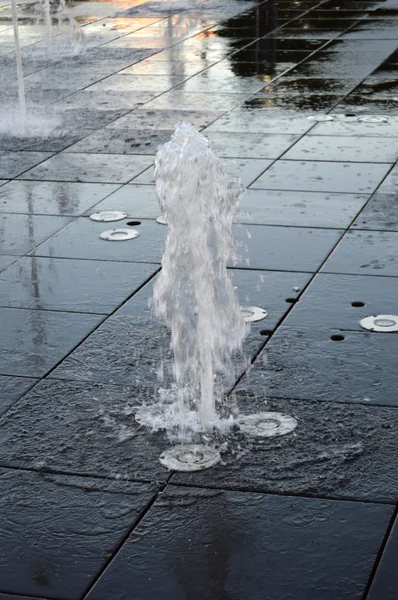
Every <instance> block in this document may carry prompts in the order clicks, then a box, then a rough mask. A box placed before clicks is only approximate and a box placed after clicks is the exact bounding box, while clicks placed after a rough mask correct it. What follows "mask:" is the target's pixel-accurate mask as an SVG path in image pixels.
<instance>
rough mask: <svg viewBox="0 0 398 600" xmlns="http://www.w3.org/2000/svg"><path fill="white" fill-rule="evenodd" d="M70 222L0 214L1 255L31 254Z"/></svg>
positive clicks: (54, 218) (35, 216)
mask: <svg viewBox="0 0 398 600" xmlns="http://www.w3.org/2000/svg"><path fill="white" fill-rule="evenodd" d="M69 222H70V219H69V218H67V217H50V216H47V215H44V216H39V215H21V214H0V230H1V231H2V236H1V237H0V253H1V254H8V255H20V254H25V253H27V252H30V251H31V250H34V248H36V246H38V245H39V244H41V243H42V242H44V240H46V239H47V238H49V237H50V236H51V235H52V234H53V233H55V232H56V231H59V230H60V229H62V227H65V225H67V224H68V223H69Z"/></svg>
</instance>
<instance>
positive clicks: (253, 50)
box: [233, 38, 311, 66]
mask: <svg viewBox="0 0 398 600" xmlns="http://www.w3.org/2000/svg"><path fill="white" fill-rule="evenodd" d="M276 46H278V42H276ZM310 53H311V50H297V49H295V50H280V49H279V48H278V47H276V48H275V49H274V50H273V51H271V52H270V42H269V39H268V38H263V39H260V40H257V41H255V42H253V44H250V45H249V46H246V48H243V50H239V52H237V53H236V54H235V55H234V58H233V60H238V61H239V62H256V63H257V64H258V65H261V64H262V63H269V64H272V65H273V66H274V65H276V64H278V63H285V64H290V65H292V66H293V65H295V64H297V63H299V62H301V61H302V60H304V59H305V58H307V56H309V55H310Z"/></svg>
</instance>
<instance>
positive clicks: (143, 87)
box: [79, 38, 185, 104]
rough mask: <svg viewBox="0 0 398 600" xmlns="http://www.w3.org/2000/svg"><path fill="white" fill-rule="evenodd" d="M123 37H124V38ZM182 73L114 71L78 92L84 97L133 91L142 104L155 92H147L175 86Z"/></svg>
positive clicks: (162, 90)
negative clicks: (85, 95) (159, 73)
mask: <svg viewBox="0 0 398 600" xmlns="http://www.w3.org/2000/svg"><path fill="white" fill-rule="evenodd" d="M124 39H125V38H124ZM138 64H139V63H138ZM184 77H185V76H184V75H171V74H170V75H134V73H130V72H128V71H127V70H124V71H123V72H122V73H116V75H112V76H111V77H107V78H106V79H103V80H102V81H100V82H98V83H95V84H94V85H92V86H90V87H89V88H87V90H85V92H80V94H79V95H80V97H81V98H84V96H83V94H84V93H86V94H87V92H99V91H101V90H102V91H104V90H107V91H111V92H114V93H115V94H120V93H121V92H123V93H127V92H128V93H134V95H135V97H136V99H137V100H138V101H139V102H140V103H141V104H144V103H145V102H148V100H151V99H152V98H154V96H155V94H153V93H152V94H149V93H148V92H157V95H158V94H160V93H163V92H166V91H167V90H169V89H171V88H172V87H175V86H176V85H178V84H179V83H181V82H182V81H184Z"/></svg>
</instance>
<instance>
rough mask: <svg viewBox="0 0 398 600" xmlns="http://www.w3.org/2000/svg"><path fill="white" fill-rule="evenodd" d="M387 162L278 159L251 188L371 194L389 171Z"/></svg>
mask: <svg viewBox="0 0 398 600" xmlns="http://www.w3.org/2000/svg"><path fill="white" fill-rule="evenodd" d="M390 168H391V167H390V165H389V164H385V163H378V164H374V163H347V162H326V161H325V162H321V161H304V160H301V161H294V160H279V161H277V162H276V163H274V164H273V165H272V166H271V167H270V168H269V169H268V170H267V171H266V173H264V174H263V175H262V176H261V177H260V178H259V179H258V180H257V181H256V182H255V183H254V184H252V187H253V188H254V189H256V188H257V189H264V190H266V189H270V190H288V189H290V190H302V191H312V192H336V193H341V192H343V193H350V194H371V193H372V192H374V190H375V189H376V187H377V186H378V185H379V183H380V182H381V181H382V179H383V178H384V177H385V175H386V174H387V173H388V171H389V169H390Z"/></svg>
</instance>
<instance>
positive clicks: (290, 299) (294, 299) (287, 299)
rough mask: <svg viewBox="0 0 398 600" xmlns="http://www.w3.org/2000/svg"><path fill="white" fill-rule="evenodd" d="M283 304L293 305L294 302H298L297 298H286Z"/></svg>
mask: <svg viewBox="0 0 398 600" xmlns="http://www.w3.org/2000/svg"><path fill="white" fill-rule="evenodd" d="M285 302H288V303H289V304H294V303H295V302H298V298H286V299H285Z"/></svg>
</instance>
